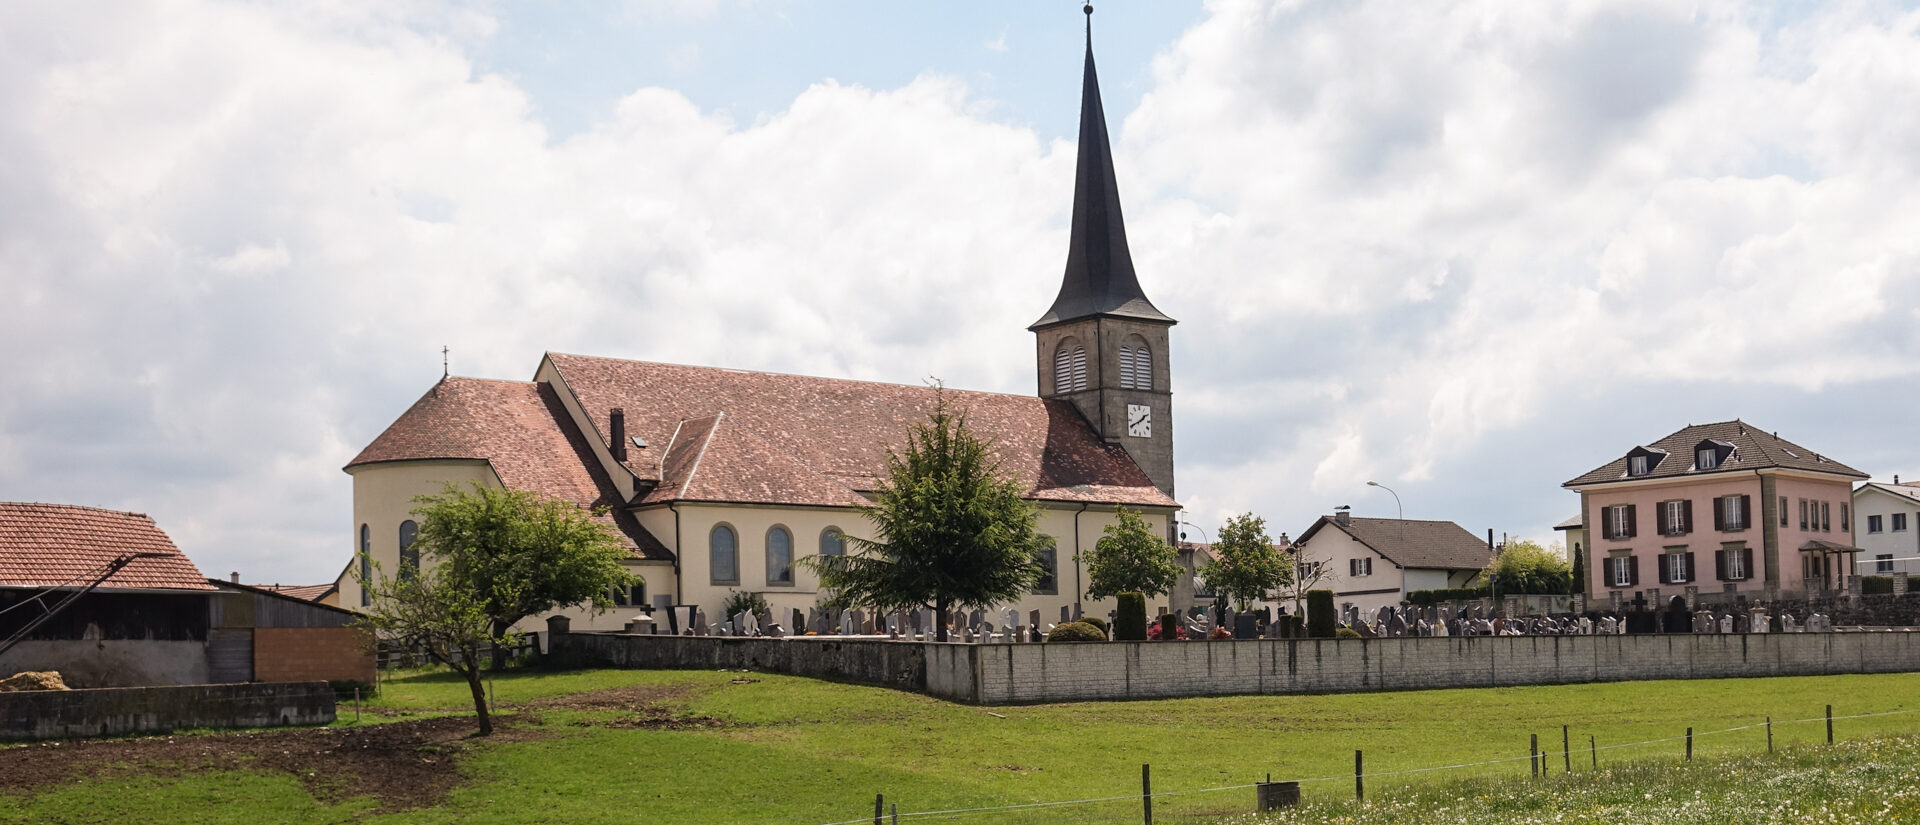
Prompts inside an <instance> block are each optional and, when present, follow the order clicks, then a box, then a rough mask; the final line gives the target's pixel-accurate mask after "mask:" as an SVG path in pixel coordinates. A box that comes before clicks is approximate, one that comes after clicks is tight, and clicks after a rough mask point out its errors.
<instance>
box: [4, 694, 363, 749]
mask: <svg viewBox="0 0 1920 825" xmlns="http://www.w3.org/2000/svg"><path fill="white" fill-rule="evenodd" d="M333 713H334V696H333V691H332V690H331V689H330V688H328V687H327V683H325V682H296V683H283V684H235V685H183V686H173V687H136V688H98V689H90V690H42V691H27V692H21V693H0V741H10V742H18V741H26V740H34V739H70V738H79V737H88V736H119V735H124V734H129V733H158V732H164V731H170V730H181V729H185V728H258V727H271V726H275V725H325V724H328V723H330V722H332V721H333Z"/></svg>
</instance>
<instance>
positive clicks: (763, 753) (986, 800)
mask: <svg viewBox="0 0 1920 825" xmlns="http://www.w3.org/2000/svg"><path fill="white" fill-rule="evenodd" d="M615 689H626V690H634V691H641V692H642V693H643V694H644V695H646V696H647V697H649V698H648V699H647V701H648V702H650V703H652V704H654V705H656V706H658V707H661V708H664V710H663V711H656V713H655V715H656V717H660V718H669V719H671V718H674V717H687V718H690V719H694V720H702V721H700V722H699V724H697V725H690V726H687V729H673V728H675V727H676V726H674V725H666V726H663V727H661V728H660V729H646V728H635V727H620V726H617V725H618V723H620V722H621V721H622V720H628V719H632V718H634V717H635V715H636V714H635V713H634V712H633V711H632V710H631V709H625V710H623V709H618V708H615V707H599V706H595V705H594V704H593V703H591V702H587V703H575V704H568V703H566V701H565V699H566V698H567V697H568V696H569V695H571V694H580V693H581V692H584V691H606V690H615ZM493 690H494V695H495V697H496V700H497V702H498V705H499V707H500V710H501V712H502V713H503V714H505V718H504V719H503V721H504V722H505V725H503V727H504V729H505V730H504V731H503V735H502V736H500V737H497V739H498V740H499V741H494V742H486V743H480V744H476V745H472V746H470V747H468V748H467V749H466V750H465V752H464V753H463V755H462V756H461V758H460V759H459V762H458V768H457V770H458V771H460V774H461V776H460V781H459V783H458V784H456V785H455V786H454V787H453V788H452V789H451V790H450V791H448V792H447V793H446V794H445V795H444V797H441V798H439V799H438V800H437V801H436V802H435V803H433V804H432V805H431V806H429V807H424V808H414V809H408V810H397V811H393V810H384V811H383V810H380V808H381V803H380V802H379V801H378V800H374V799H369V798H366V797H352V796H348V797H346V798H339V799H333V800H331V801H324V800H323V799H316V798H315V796H314V795H313V794H312V793H310V792H309V790H308V788H307V786H305V785H303V784H302V783H301V782H299V781H297V780H296V779H295V778H293V777H291V776H289V775H288V774H287V773H285V772H270V771H269V772H256V771H248V770H220V771H181V770H178V769H169V767H168V766H167V765H158V764H145V765H130V766H124V767H122V768H120V769H117V770H115V771H112V772H109V774H108V775H103V776H95V777H93V778H87V779H82V780H79V781H77V782H72V783H69V784H60V785H56V786H53V787H41V788H36V789H33V790H30V791H23V792H18V793H9V794H6V795H0V822H5V823H13V822H22V823H24V822H55V823H58V822H107V821H115V822H119V821H129V820H135V821H137V820H142V819H146V820H159V821H172V820H174V819H177V818H178V817H179V816H180V815H181V812H183V811H192V812H193V813H192V818H193V819H194V820H196V821H204V822H216V823H217V822H235V823H241V822H245V823H254V822H267V821H285V822H339V821H350V820H351V821H375V822H393V823H414V822H422V823H425V822H475V823H491V822H500V823H528V822H552V823H569V825H572V824H573V823H597V822H607V823H613V822H621V823H626V822H634V821H658V822H678V823H700V822H714V823H737V822H755V823H758V822H766V823H812V824H815V825H817V824H818V823H828V822H841V821H849V820H855V819H858V818H862V817H863V816H865V817H871V814H872V809H873V800H874V795H875V794H876V793H883V794H885V795H886V797H887V799H888V800H889V801H890V802H893V803H897V804H898V805H899V806H900V810H901V812H902V814H903V819H906V820H908V821H921V819H922V818H921V817H907V816H904V815H906V814H910V813H915V812H924V811H933V810H948V809H961V808H978V807H989V806H1003V805H1018V804H1029V803H1040V802H1053V801H1061V800H1077V799H1089V798H1102V797H1119V798H1118V799H1114V800H1112V801H1108V802H1103V803H1092V804H1086V805H1075V806H1064V807H1054V808H1038V809H1018V810H1011V811H998V812H983V813H978V814H970V815H965V816H960V817H953V818H947V817H941V818H940V819H941V820H942V821H961V822H1018V823H1024V822H1034V823H1039V822H1116V823H1124V822H1139V821H1140V818H1141V816H1140V802H1139V800H1138V794H1139V792H1140V766H1141V765H1142V764H1143V763H1151V764H1152V766H1153V781H1154V789H1155V791H1156V792H1169V791H1176V792H1191V793H1181V794H1179V795H1174V796H1168V797H1164V798H1160V799H1157V800H1156V803H1155V804H1156V817H1155V819H1156V821H1166V822H1173V821H1192V822H1210V821H1216V820H1218V819H1221V818H1225V817H1232V818H1235V819H1236V820H1244V819H1245V818H1246V817H1245V814H1246V812H1248V811H1250V810H1251V809H1252V805H1253V798H1254V792H1253V791H1252V790H1251V789H1250V788H1245V787H1233V786H1244V785H1247V784H1249V783H1251V782H1254V781H1256V780H1259V779H1262V778H1264V777H1265V776H1267V775H1268V774H1271V775H1272V776H1273V777H1274V778H1275V779H1319V778H1325V779H1324V780H1322V781H1310V782H1307V783H1306V784H1305V785H1304V788H1303V789H1304V796H1305V799H1306V800H1307V802H1308V803H1309V805H1310V806H1312V805H1334V806H1337V805H1339V804H1341V803H1342V802H1343V801H1345V800H1349V799H1351V796H1352V792H1353V782H1352V772H1353V752H1354V750H1355V749H1362V750H1364V751H1365V754H1366V767H1367V770H1368V772H1369V773H1370V774H1375V773H1378V774H1382V775H1380V776H1375V777H1372V778H1370V779H1369V780H1368V782H1367V785H1368V791H1369V800H1370V802H1371V803H1372V804H1371V805H1370V806H1369V809H1368V810H1374V809H1380V810H1388V809H1390V807H1391V806H1392V805H1394V804H1396V800H1399V801H1400V804H1403V805H1404V804H1412V801H1413V800H1420V799H1427V798H1428V797H1430V796H1431V795H1432V794H1435V793H1452V791H1448V790H1446V789H1448V788H1450V787H1452V786H1453V785H1454V784H1455V783H1457V782H1459V781H1461V780H1472V781H1479V782H1494V783H1495V784H1491V785H1485V786H1484V787H1485V788H1500V787H1509V786H1512V787H1528V788H1537V787H1545V786H1548V785H1552V784H1553V783H1578V782H1593V781H1595V780H1594V779H1593V776H1594V775H1593V774H1592V773H1591V769H1590V767H1589V765H1590V758H1591V757H1590V756H1589V753H1588V750H1587V742H1588V736H1593V737H1595V739H1596V740H1597V745H1598V746H1599V747H1600V748H1603V750H1600V751H1599V753H1598V756H1599V761H1600V764H1601V767H1602V768H1603V769H1624V766H1632V767H1633V769H1634V770H1653V769H1652V768H1650V767H1648V766H1652V765H1675V764H1678V763H1679V762H1680V760H1681V754H1682V748H1683V747H1684V745H1683V743H1682V742H1679V741H1665V742H1658V743H1653V744H1647V745H1639V746H1632V747H1621V745H1623V744H1625V743H1632V742H1639V741H1643V740H1654V739H1663V738H1669V737H1678V736H1680V735H1681V734H1682V733H1683V732H1684V731H1685V729H1686V728H1687V727H1688V726H1692V727H1693V728H1695V730H1696V737H1695V742H1694V752H1695V756H1696V760H1700V761H1697V762H1696V763H1695V765H1696V766H1698V765H1700V764H1702V763H1703V762H1706V761H1712V760H1718V759H1736V758H1739V759H1744V758H1746V757H1749V756H1752V755H1753V754H1756V753H1762V754H1763V753H1764V752H1765V751H1766V733H1765V730H1764V729H1762V728H1749V729H1746V730H1741V731H1738V732H1732V733H1714V731H1721V730H1724V729H1728V728H1735V727H1740V726H1745V725H1752V724H1754V723H1758V722H1760V721H1761V720H1762V719H1764V718H1765V717H1766V716H1769V715H1771V716H1772V717H1773V718H1774V719H1775V720H1776V724H1775V725H1774V739H1775V742H1776V745H1777V746H1778V747H1779V748H1781V749H1782V750H1787V749H1790V748H1791V749H1794V754H1795V756H1794V757H1793V758H1808V759H1812V758H1815V756H1809V755H1808V754H1813V753H1814V752H1815V751H1819V752H1822V753H1825V754H1826V757H1824V758H1830V759H1844V758H1850V757H1846V756H1844V754H1846V753H1848V752H1847V751H1827V750H1826V749H1825V748H1824V747H1818V748H1816V747H1815V746H1816V745H1823V743H1824V741H1825V726H1824V724H1823V723H1820V722H1811V723H1808V722H1789V721H1788V720H1801V719H1809V718H1818V717H1820V716H1821V715H1822V712H1823V710H1824V707H1825V706H1826V705H1827V704H1829V703H1831V704H1832V705H1834V712H1835V714H1836V715H1839V716H1848V715H1853V714H1862V713H1869V712H1890V711H1912V710H1916V709H1920V675H1876V676H1836V677H1807V678H1781V679H1750V680H1720V681H1682V682H1632V683H1616V684H1600V685H1570V686H1553V687H1528V688H1511V689H1489V690H1446V691H1421V692H1404V693H1379V694H1346V695H1329V696H1298V697H1275V696H1266V697H1229V698H1214V699H1183V700H1164V701H1140V702H1113V703H1098V704H1095V703H1076V704H1058V705H1042V706H1028V707H1012V708H977V707H967V706H961V705H954V704H950V703H947V702H943V701H939V700H935V699H930V698H927V697H924V696H918V695H914V694H907V693H900V692H896V691H891V690H884V689H879V688H869V687H859V686H853V685H843V684H835V683H829V682H818V681H813V680H808V679H800V678H794V677H784V676H775V675H766V674H740V673H713V672H697V671H668V672H659V671H583V672H571V673H537V672H536V673H515V674H512V675H508V676H503V677H501V678H499V679H498V680H496V682H495V684H494V688H493ZM588 695H592V694H588ZM467 701H468V699H467V693H466V688H465V685H464V684H462V683H459V682H457V681H454V680H452V679H450V678H448V677H446V676H445V675H443V674H415V675H410V676H407V677H404V678H400V679H396V680H393V681H391V682H389V683H388V685H387V687H386V689H385V691H384V692H383V695H381V696H380V697H379V698H378V699H375V700H372V701H370V702H369V703H368V705H367V708H366V711H365V712H364V713H363V716H362V719H363V722H362V723H361V724H362V725H372V724H381V723H388V722H392V721H394V720H407V719H421V718H430V717H433V716H439V715H446V714H449V713H457V712H460V711H461V710H462V708H463V706H464V705H466V703H467ZM556 702H558V704H556ZM528 703H531V704H528ZM341 718H342V719H343V720H344V721H343V722H342V723H340V725H345V726H351V725H353V722H352V721H351V720H352V719H353V714H352V711H351V709H350V708H349V707H346V706H343V707H342V709H341ZM1561 725H1568V726H1569V727H1570V730H1571V733H1572V736H1571V738H1572V740H1573V742H1574V743H1575V746H1576V747H1575V750H1576V753H1575V754H1574V755H1573V759H1572V762H1573V767H1574V769H1575V773H1574V775H1573V776H1570V777H1568V776H1562V774H1563V773H1564V766H1565V761H1564V760H1563V758H1562V756H1561V753H1560V726H1561ZM1529 734H1539V736H1540V740H1541V743H1542V746H1543V748H1546V749H1548V750H1550V751H1551V758H1549V759H1548V760H1547V762H1548V767H1549V775H1548V777H1547V778H1546V779H1544V780H1542V783H1540V784H1538V785H1536V784H1535V783H1531V782H1529V781H1527V780H1526V777H1527V776H1528V763H1527V761H1526V760H1525V755H1526V753H1527V747H1528V736H1529ZM1836 734H1837V736H1838V738H1840V739H1842V740H1861V739H1867V738H1885V737H1891V736H1896V735H1917V734H1920V713H1894V714H1892V715H1885V716H1877V717H1872V718H1862V719H1841V720H1840V721H1838V722H1837V723H1836ZM201 735H206V736H210V737H214V736H218V735H217V734H201ZM1810 749H1811V750H1810ZM1889 753H1890V754H1891V755H1889V756H1886V757H1885V759H1887V760H1892V761H1893V762H1896V763H1897V762H1900V761H1901V760H1905V762H1904V764H1905V776H1907V777H1911V776H1912V775H1913V773H1914V768H1916V767H1920V765H1916V764H1915V763H1914V761H1913V760H1914V757H1915V753H1916V749H1915V747H1914V746H1912V745H1911V744H1909V745H1908V746H1906V747H1905V748H1904V749H1899V748H1896V749H1893V750H1891V751H1889ZM1816 755H1817V754H1816ZM1515 757H1518V758H1517V759H1515ZM1782 758H1786V757H1782ZM1502 759H1506V760H1509V761H1506V762H1499V763H1496V764H1489V765H1479V766H1476V767H1471V768H1462V769H1456V770H1438V771H1426V772H1420V773H1394V772H1399V771H1413V770H1419V769H1426V768H1433V767H1437V766H1445V765H1458V764H1463V763H1480V762H1489V761H1493V760H1502ZM1716 764H1718V762H1716ZM1729 764H1732V763H1729ZM1740 764H1747V763H1745V762H1742V763H1740ZM1755 770H1759V769H1757V768H1756V769H1755ZM1607 775H1609V774H1605V773H1603V774H1600V775H1599V776H1607ZM1663 775H1664V774H1663ZM1672 775H1673V776H1676V777H1678V776H1686V775H1692V774H1684V773H1674V774H1672ZM1700 775H1702V776H1716V775H1719V774H1712V773H1702V774H1700ZM1646 781H1647V782H1653V781H1654V780H1646ZM1902 781H1903V782H1907V783H1909V784H1910V780H1902ZM1643 784H1644V783H1643ZM1221 787H1232V789H1231V790H1219V791H1209V790H1207V789H1212V788H1221ZM1569 787H1571V785H1569ZM1662 792H1663V793H1664V792H1665V791H1664V790H1663V791H1662ZM1475 793H1476V794H1480V793H1482V792H1479V791H1476V792H1475ZM1423 795H1424V796H1423ZM322 796H323V797H325V796H326V795H325V794H323V795H322ZM1567 798H1569V799H1571V798H1572V797H1567ZM1548 801H1549V802H1551V801H1552V799H1551V798H1549V800H1548ZM1313 810H1325V811H1333V810H1344V809H1339V808H1325V809H1323V808H1313ZM1340 815H1345V816H1351V815H1353V813H1352V812H1348V813H1345V814H1340ZM1547 818H1548V819H1551V817H1550V816H1549V817H1547ZM929 819H931V818H929ZM1287 821H1303V822H1304V821H1311V820H1306V819H1299V820H1287ZM1360 821H1366V822H1374V821H1380V822H1398V821H1410V822H1411V821H1428V820H1421V819H1407V820H1399V819H1378V820H1376V819H1364V820H1360ZM1442 821H1453V820H1442ZM1476 821H1478V820H1476ZM1497 821H1507V820H1497ZM1512 821H1521V820H1519V819H1515V820H1512ZM1588 821H1611V820H1588ZM1725 821H1734V820H1725ZM1880 821H1887V820H1880Z"/></svg>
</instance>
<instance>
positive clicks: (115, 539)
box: [0, 502, 214, 590]
mask: <svg viewBox="0 0 1920 825" xmlns="http://www.w3.org/2000/svg"><path fill="white" fill-rule="evenodd" d="M128 553H156V554H159V555H158V557H157V558H138V559H134V560H133V561H131V562H129V563H128V564H127V566H125V567H122V568H120V570H119V571H117V572H115V573H114V574H113V575H112V576H111V577H109V578H108V579H107V580H106V581H105V582H103V583H102V584H101V585H100V586H101V587H124V588H139V589H150V590H212V589H214V588H213V585H210V584H208V583H207V578H206V577H205V576H202V575H200V569H199V568H197V567H194V566H193V562H192V561H189V560H188V559H187V557H186V556H185V555H183V554H182V553H181V552H180V548H178V547H175V546H174V544H173V540H172V539H170V538H167V534H166V533H164V532H161V530H160V528H159V527H158V526H156V525H155V524H154V523H153V519H152V518H149V517H147V516H145V515H142V514H140V513H123V512H119V511H117V510H101V509H99V508H95V507H81V506H77V505H72V504H33V503H21V502H0V586H9V587H22V586H24V587H49V586H53V585H61V584H65V585H69V586H73V587H85V586H86V585H87V584H88V583H90V582H91V581H92V580H93V577H94V575H97V573H99V572H105V566H106V565H107V563H109V562H111V561H113V560H114V559H116V558H119V557H121V556H124V555H126V554H128Z"/></svg>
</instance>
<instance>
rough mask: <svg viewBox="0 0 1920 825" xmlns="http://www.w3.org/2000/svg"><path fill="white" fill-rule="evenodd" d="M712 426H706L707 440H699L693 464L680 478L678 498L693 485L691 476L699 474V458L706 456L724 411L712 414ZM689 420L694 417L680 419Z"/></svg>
mask: <svg viewBox="0 0 1920 825" xmlns="http://www.w3.org/2000/svg"><path fill="white" fill-rule="evenodd" d="M712 417H713V426H711V427H708V428H707V440H705V441H702V442H700V449H699V451H698V452H695V453H694V454H693V466H691V467H688V468H687V477H686V478H683V479H681V480H680V495H679V498H686V497H687V488H688V487H691V486H693V477H694V476H697V475H699V474H700V460H701V459H704V458H706V457H707V448H708V447H711V446H713V436H714V434H716V433H718V432H720V425H721V424H722V423H723V422H725V421H726V420H727V414H726V413H725V412H717V413H714V414H713V416H712ZM682 420H683V421H691V420H694V419H682Z"/></svg>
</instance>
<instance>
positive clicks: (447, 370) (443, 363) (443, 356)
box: [440, 344, 453, 379]
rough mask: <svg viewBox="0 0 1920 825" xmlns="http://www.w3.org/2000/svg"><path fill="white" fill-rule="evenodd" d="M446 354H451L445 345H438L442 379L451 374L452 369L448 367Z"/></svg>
mask: <svg viewBox="0 0 1920 825" xmlns="http://www.w3.org/2000/svg"><path fill="white" fill-rule="evenodd" d="M448 352H451V350H449V349H448V348H447V345H446V344H441V345H440V377H441V378H442V379H444V378H446V377H447V376H449V375H452V374H453V369H452V368H451V367H450V366H449V365H448V361H447V353H448Z"/></svg>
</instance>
